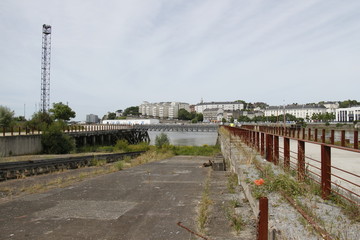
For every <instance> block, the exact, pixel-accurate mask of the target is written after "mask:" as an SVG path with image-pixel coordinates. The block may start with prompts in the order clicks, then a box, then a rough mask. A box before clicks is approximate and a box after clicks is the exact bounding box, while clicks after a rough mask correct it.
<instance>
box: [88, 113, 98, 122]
mask: <svg viewBox="0 0 360 240" xmlns="http://www.w3.org/2000/svg"><path fill="white" fill-rule="evenodd" d="M99 122H100V119H99V117H98V115H95V114H88V115H86V123H99Z"/></svg>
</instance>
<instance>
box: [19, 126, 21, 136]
mask: <svg viewBox="0 0 360 240" xmlns="http://www.w3.org/2000/svg"><path fill="white" fill-rule="evenodd" d="M19 135H21V127H19Z"/></svg>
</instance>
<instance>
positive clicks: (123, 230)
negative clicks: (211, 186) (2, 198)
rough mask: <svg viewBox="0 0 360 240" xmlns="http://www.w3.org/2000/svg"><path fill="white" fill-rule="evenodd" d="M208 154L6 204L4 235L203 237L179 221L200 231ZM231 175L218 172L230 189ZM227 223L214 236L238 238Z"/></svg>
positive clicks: (0, 218) (1, 213)
mask: <svg viewBox="0 0 360 240" xmlns="http://www.w3.org/2000/svg"><path fill="white" fill-rule="evenodd" d="M208 159H209V158H206V157H182V156H178V157H173V158H170V159H165V160H162V161H159V162H153V163H149V164H144V165H141V166H137V167H134V168H129V169H126V170H123V171H119V172H115V173H111V174H108V175H103V176H98V177H95V178H92V179H89V180H86V181H83V182H80V183H77V184H75V185H72V186H70V187H66V188H58V189H53V190H50V191H48V192H45V193H39V194H32V195H27V196H24V197H20V198H18V199H16V200H13V201H9V202H6V203H2V204H0V239H47V240H49V239H127V240H131V239H157V240H160V239H199V238H197V237H195V236H194V235H192V234H191V233H190V232H189V231H187V230H186V229H184V228H182V227H180V226H179V225H178V222H181V223H182V225H184V226H186V227H188V228H189V229H191V230H193V231H196V217H197V212H196V209H197V206H198V204H199V201H200V199H201V195H202V192H203V189H204V182H205V180H206V178H207V176H208V172H209V171H212V170H211V169H210V168H204V167H201V165H202V163H204V162H207V161H208ZM215 175H216V174H215ZM219 178H222V180H221V179H219ZM225 178H226V176H225V172H221V174H220V175H216V179H217V181H222V182H223V183H224V185H225V186H224V188H226V179H225ZM218 220H219V219H218ZM223 224H224V226H218V227H220V229H222V230H223V231H222V232H221V231H220V232H219V234H220V235H221V237H216V236H215V235H216V233H214V234H215V235H213V237H210V238H209V239H237V237H236V235H235V234H234V233H233V232H232V230H231V228H230V226H229V224H228V223H227V222H226V221H223ZM210 232H211V231H210Z"/></svg>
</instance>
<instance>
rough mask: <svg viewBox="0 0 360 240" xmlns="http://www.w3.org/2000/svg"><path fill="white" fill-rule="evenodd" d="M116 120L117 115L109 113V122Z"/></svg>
mask: <svg viewBox="0 0 360 240" xmlns="http://www.w3.org/2000/svg"><path fill="white" fill-rule="evenodd" d="M115 118H116V113H114V112H109V113H108V115H107V119H109V120H113V119H115Z"/></svg>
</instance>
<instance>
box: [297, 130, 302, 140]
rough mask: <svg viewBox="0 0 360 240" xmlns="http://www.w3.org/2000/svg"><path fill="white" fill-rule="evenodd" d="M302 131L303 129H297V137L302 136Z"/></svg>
mask: <svg viewBox="0 0 360 240" xmlns="http://www.w3.org/2000/svg"><path fill="white" fill-rule="evenodd" d="M300 131H301V130H300V129H298V130H297V139H299V138H300Z"/></svg>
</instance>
